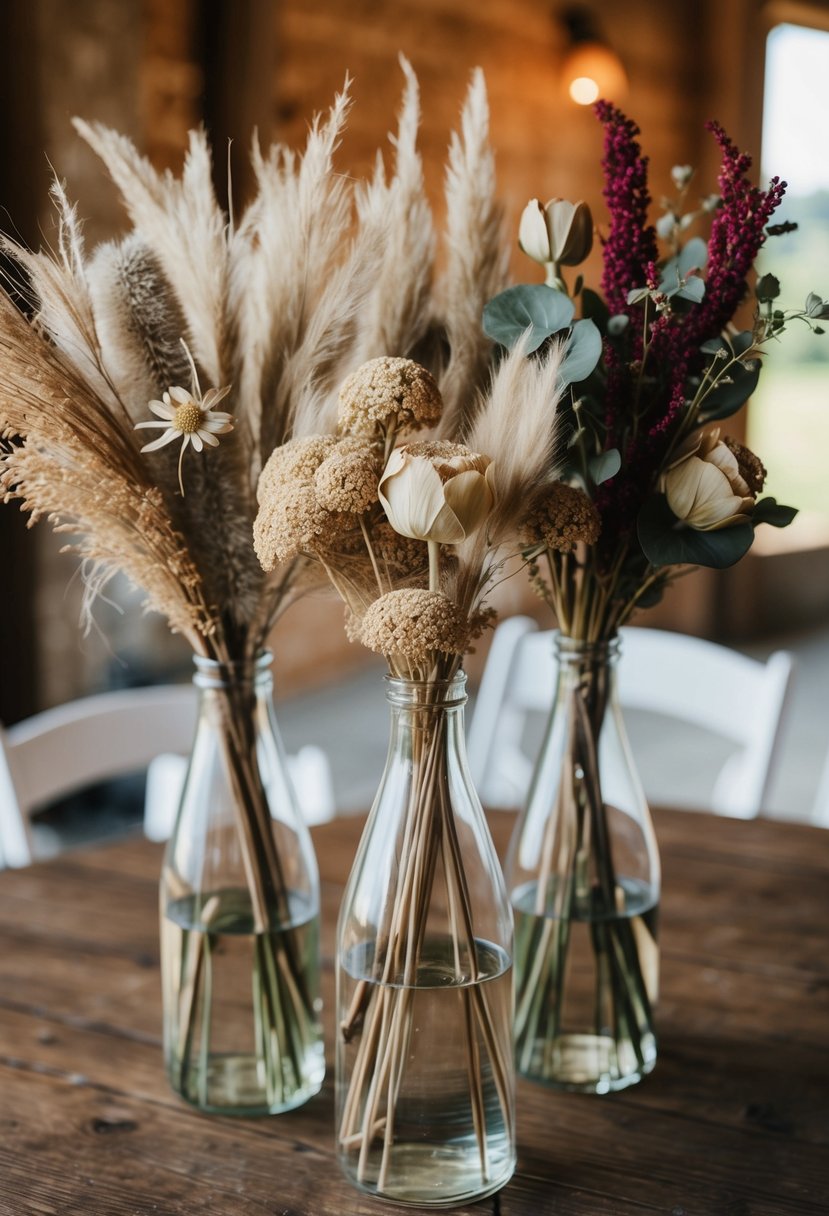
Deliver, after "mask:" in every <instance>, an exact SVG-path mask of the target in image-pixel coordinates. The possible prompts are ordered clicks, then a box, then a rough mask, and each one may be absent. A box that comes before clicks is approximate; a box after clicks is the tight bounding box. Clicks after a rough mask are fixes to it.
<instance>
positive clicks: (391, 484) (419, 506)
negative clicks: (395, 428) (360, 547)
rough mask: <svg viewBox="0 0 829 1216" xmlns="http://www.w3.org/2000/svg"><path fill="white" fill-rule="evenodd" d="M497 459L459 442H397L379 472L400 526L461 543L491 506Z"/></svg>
mask: <svg viewBox="0 0 829 1216" xmlns="http://www.w3.org/2000/svg"><path fill="white" fill-rule="evenodd" d="M491 468H492V464H491V462H490V459H489V457H488V456H481V455H479V454H478V453H477V452H473V451H471V450H470V449H469V448H467V447H464V446H463V445H462V444H459V443H441V442H435V443H412V444H405V445H404V446H403V447H399V448H395V450H394V451H393V452H392V454H391V456H390V457H389V460H388V464H387V465H386V468H385V470H384V472H383V475H382V477H381V478H380V487H379V489H380V502H381V503H382V504H383V509H384V510H385V512H386V515H387V516H388V519H389V522H390V523H391V525H392V527H393V528H394V530H395V531H396V532H399V533H400V534H401V535H402V536H411V537H413V538H414V539H415V540H425V541H434V542H437V543H440V544H444V545H456V544H459V543H460V541H462V540H465V539H466V537H467V536H470V535H471V534H472V533H473V532H474V531H475V530H476V529H477V528H479V527H480V526H481V524H482V523H483V522H484V520H485V519H486V517H487V516H488V515H489V513H490V511H491V510H492V507H493V504H494V502H495V496H494V494H493V492H492V486H491V472H490V470H491Z"/></svg>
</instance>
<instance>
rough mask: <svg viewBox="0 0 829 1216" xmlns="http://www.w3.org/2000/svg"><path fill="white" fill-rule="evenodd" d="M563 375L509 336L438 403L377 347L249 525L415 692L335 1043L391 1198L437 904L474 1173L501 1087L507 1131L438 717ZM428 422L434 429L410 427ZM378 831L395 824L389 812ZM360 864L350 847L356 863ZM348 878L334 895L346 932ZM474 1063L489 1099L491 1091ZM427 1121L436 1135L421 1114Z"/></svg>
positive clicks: (483, 1164) (537, 456) (368, 1155)
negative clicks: (338, 605) (461, 1030)
mask: <svg viewBox="0 0 829 1216" xmlns="http://www.w3.org/2000/svg"><path fill="white" fill-rule="evenodd" d="M560 373H561V353H560V351H559V349H558V346H557V345H556V346H555V347H554V348H552V349H551V350H550V351H548V352H547V354H546V355H545V356H543V357H541V358H539V359H536V360H528V359H527V358H526V357H525V349H524V346H523V344H521V343H519V344H518V346H517V347H516V349H515V351H514V352H513V353H512V354H510V355H509V356H508V357H507V358H506V359H504V361H503V362H502V363H501V364H500V366H499V367H498V368H497V370H496V371H495V372H494V373H493V376H492V381H491V385H490V387H489V389H488V390H487V392H486V393H485V395H484V396H483V399H482V400H481V402H480V403H477V402H475V401H474V400H470V401H469V403H468V405H467V406H466V408H463V409H460V410H456V411H454V413H453V414H452V415H449V416H447V412H446V410H445V408H444V403H443V401H442V399H441V394H440V391H439V389H438V386H437V383H436V382H435V380H434V379H433V377H432V376H431V375H430V373H429V372H428V371H427V370H426V369H425V368H423V367H422V366H420V365H419V364H417V363H415V362H413V361H411V360H408V359H403V358H398V357H381V358H378V359H374V360H371V361H369V362H368V363H366V364H364V365H362V366H361V367H359V368H358V369H357V370H356V371H355V372H353V373H352V374H351V375H350V376H349V377H348V378H347V379H346V380H345V381H344V383H343V385H342V388H341V391H340V402H339V414H338V437H337V438H333V437H329V436H310V437H308V438H305V439H297V440H294V441H293V442H292V443H289V444H287V445H285V446H284V447H283V448H281V449H279V450H278V451H276V452H275V453H274V454H273V456H272V457H271V459H270V460H269V461H268V463H267V464H266V466H265V468H264V470H263V473H262V476H261V478H260V482H259V502H260V509H259V515H258V517H257V520H256V526H255V542H256V549H257V553H258V554H259V557H260V560H262V562H263V564H264V566H265V568H266V569H270V568H271V567H272V566H275V565H276V564H278V563H279V562H284V561H286V560H289V559H290V558H291V557H293V556H296V555H298V554H303V555H305V556H307V557H308V558H309V559H311V560H314V561H316V562H318V563H319V565H320V566H321V567H322V568H323V569H324V570H325V571H326V573H327V575H328V577H329V579H330V580H331V583H332V584H333V586H334V587H335V588H336V590H337V591H338V593H339V594H340V596H341V598H342V599H343V601H344V603H345V605H346V610H347V629H348V633H349V636H350V637H351V638H352V639H355V640H359V641H361V642H362V643H363V644H364V645H366V646H368V647H369V648H370V649H372V650H374V651H376V652H377V653H379V654H382V655H383V656H384V657H385V658H386V659H387V661H388V664H389V672H390V676H391V678H392V681H393V683H395V682H397V683H399V682H403V683H402V684H400V687H404V686H405V689H406V692H405V696H406V697H408V698H409V700H408V701H406V706H407V709H406V713H407V715H408V718H407V721H408V722H409V725H410V732H411V735H410V738H409V741H408V743H407V745H406V751H405V754H406V766H408V767H407V768H406V773H407V776H406V777H405V781H407V782H408V785H407V789H408V794H407V796H406V808H405V811H404V813H403V814H402V816H401V820H400V840H399V847H398V850H397V852H396V853H395V862H394V873H393V874H392V875H390V876H389V882H390V886H389V889H388V891H387V893H386V895H385V897H384V898H383V899H382V901H381V902H382V907H383V911H382V913H381V914H380V923H377V924H373V925H372V926H371V933H372V935H373V938H374V944H373V946H372V956H371V958H372V961H371V964H370V966H369V968H368V973H367V975H366V977H365V978H363V979H360V980H359V981H358V982H357V983H356V986H355V987H354V990H353V993H351V995H350V998H349V1000H348V1003H347V1005H348V1007H347V1008H345V1009H343V1008H341V1013H342V1015H343V1020H342V1023H341V1025H340V1035H341V1043H340V1050H341V1052H342V1053H344V1054H345V1055H347V1056H348V1058H349V1064H348V1068H347V1073H348V1075H347V1077H346V1078H345V1079H343V1078H342V1077H340V1083H339V1088H340V1091H341V1092H340V1095H339V1127H338V1139H339V1146H340V1151H341V1154H342V1155H343V1156H344V1158H345V1160H346V1163H347V1164H346V1168H347V1170H350V1171H351V1172H353V1175H354V1177H355V1180H356V1181H357V1182H358V1183H360V1184H361V1185H366V1186H370V1187H372V1188H375V1189H377V1190H378V1191H379V1192H382V1193H384V1194H389V1195H392V1196H394V1195H395V1194H397V1192H396V1190H395V1186H396V1183H395V1179H396V1178H398V1175H399V1174H404V1173H405V1168H404V1167H403V1166H402V1165H399V1164H398V1158H399V1157H400V1158H401V1160H408V1157H407V1156H406V1154H407V1152H408V1149H407V1147H406V1144H405V1141H406V1134H405V1132H404V1131H402V1130H401V1129H400V1128H399V1127H398V1125H399V1124H400V1123H401V1122H402V1121H403V1120H402V1116H401V1115H400V1114H399V1111H398V1106H399V1104H400V1103H401V1102H402V1101H403V1099H402V1097H401V1086H402V1087H403V1093H404V1094H405V1093H406V1084H407V1083H408V1080H409V1078H408V1076H407V1069H409V1068H410V1067H412V1068H413V1067H414V1065H412V1064H411V1059H410V1057H409V1055H408V1053H409V1050H410V1048H409V1046H408V1044H410V1041H411V1037H412V1034H413V1033H415V1031H416V1029H417V1028H416V1027H415V1022H414V1017H415V1015H414V1011H413V1001H414V990H415V989H416V988H417V984H418V976H419V975H420V974H421V971H422V970H423V968H424V967H428V965H429V964H428V959H429V957H430V955H429V950H430V946H429V942H430V940H431V936H430V935H433V931H434V924H435V920H436V917H437V918H438V919H440V918H441V917H442V918H443V919H442V920H441V924H442V925H443V926H444V929H443V930H442V931H443V932H444V933H445V936H446V937H447V940H448V941H449V942H450V943H451V946H450V947H449V955H450V958H451V960H454V961H452V962H451V963H450V964H447V967H448V971H447V974H446V975H445V976H444V979H443V981H442V982H443V983H444V984H446V985H450V986H457V987H458V988H459V990H460V991H461V992H462V998H463V1001H465V1002H466V1003H465V1005H464V1008H463V1010H462V1011H461V1012H459V1013H458V1015H457V1016H458V1018H459V1019H460V1022H461V1023H462V1024H463V1025H465V1026H466V1031H465V1039H464V1042H465V1047H464V1052H465V1053H466V1055H467V1057H468V1085H469V1097H468V1102H469V1105H470V1108H471V1111H472V1117H473V1120H474V1124H475V1136H476V1139H477V1154H478V1158H479V1166H478V1167H477V1168H478V1170H479V1173H478V1176H477V1183H476V1184H475V1185H476V1186H477V1189H478V1190H480V1188H481V1187H484V1188H485V1187H486V1186H487V1185H489V1184H492V1183H493V1181H494V1180H495V1179H497V1177H498V1167H497V1165H496V1164H495V1160H494V1157H493V1158H492V1159H491V1155H492V1152H491V1144H490V1140H489V1139H488V1136H489V1137H490V1138H491V1139H493V1140H494V1139H495V1136H494V1135H493V1133H492V1130H491V1128H490V1130H489V1132H488V1130H487V1128H488V1124H487V1119H486V1118H485V1113H484V1112H485V1107H486V1108H487V1109H489V1108H491V1107H492V1103H493V1101H495V1105H496V1107H497V1108H499V1109H500V1116H499V1120H500V1121H499V1129H500V1131H499V1135H500V1137H501V1139H503V1137H504V1136H506V1137H507V1138H508V1139H509V1138H511V1136H512V1118H513V1116H512V1089H511V1080H510V1077H511V1039H510V1037H509V1033H510V1032H509V1025H508V1019H507V1025H506V1030H505V1028H504V1021H503V1019H500V1020H499V1019H498V1017H497V1016H495V1014H494V1012H493V1010H492V1009H491V1008H490V1006H489V1004H488V1000H489V997H488V995H487V992H486V990H485V987H484V986H483V981H484V980H485V979H486V978H487V977H486V976H484V975H482V974H481V973H480V972H481V970H482V968H483V965H484V955H483V954H482V949H481V942H480V937H479V934H480V932H481V929H480V927H479V926H478V925H477V924H476V919H475V918H476V913H475V912H473V902H474V901H473V898H472V896H471V895H470V889H469V885H468V882H467V873H466V867H465V860H464V857H463V855H462V850H461V846H460V843H459V839H458V828H457V820H456V817H455V815H454V814H453V809H452V797H453V794H452V782H453V781H455V780H456V778H455V776H454V775H453V772H452V771H451V769H452V763H453V762H452V760H451V758H450V756H451V749H450V747H449V745H448V740H447V733H448V731H449V730H450V726H449V725H448V718H449V715H447V714H446V713H444V712H441V711H442V710H443V709H444V707H445V706H446V705H447V704H448V703H451V697H450V694H449V691H448V690H450V689H451V688H452V687H453V680H454V678H455V677H456V675H457V673H458V671H459V669H460V666H461V662H462V658H463V655H464V653H465V651H466V650H467V649H468V647H469V645H470V643H471V641H472V640H473V639H474V638H476V637H477V636H478V635H479V634H480V633H481V631H482V630H483V629H484V628H485V627H486V626H487V625H488V624H489V623H490V621H491V619H492V616H493V613H492V611H491V609H489V608H488V607H487V606H486V604H485V597H486V595H487V593H488V592H489V590H490V589H491V587H492V585H493V583H494V581H495V580H496V578H498V577H499V571H501V569H502V566H503V562H504V558H505V554H506V553H508V552H509V549H510V543H512V548H513V550H515V524H516V520H517V519H518V518H519V516H520V514H521V512H522V510H523V507H524V504H525V502H526V499H527V496H528V495H530V494H531V493H534V492H536V491H537V489H538V488H539V486H540V485H541V484H543V482H544V481H545V480H548V479H549V478H550V476H551V474H552V470H553V468H554V461H553V447H554V428H555V408H556V403H557V401H558V398H559V395H560V392H561V374H560ZM427 427H428V428H431V429H432V431H433V433H436V434H437V435H438V436H442V437H439V438H431V439H429V438H427V439H418V438H416V437H414V433H415V432H418V431H422V430H424V429H425V428H427ZM400 695H401V696H402V695H404V694H403V693H401V694H400ZM393 703H394V702H393ZM401 703H402V702H401ZM430 709H431V710H433V711H434V712H433V713H431V714H430V713H428V712H427V713H426V714H425V716H424V714H423V711H428V710H430ZM413 723H414V724H415V725H412V724H413ZM382 814H383V796H382V790H381V795H380V796H378V801H377V802H376V803H375V811H374V812H373V815H372V819H371V820H370V823H369V826H368V828H367V829H366V836H365V837H364V844H363V846H362V849H361V856H362V855H364V854H366V853H367V852H370V851H371V847H370V845H368V844H367V843H366V842H367V841H369V840H370V839H371V835H372V832H373V831H374V830H375V820H376V818H377V816H378V815H382ZM376 830H377V831H378V832H383V831H385V832H386V833H389V832H391V833H393V832H394V826H393V825H392V824H387V825H383V824H379V823H378V824H376ZM493 861H494V857H493ZM467 863H468V859H467ZM360 866H361V862H360V860H359V859H358V862H357V863H356V864H355V870H354V872H353V874H354V875H357V874H359V871H360ZM357 881H358V879H356V878H354V877H353V878H352V882H351V884H350V892H349V893H347V895H346V899H345V902H344V911H343V913H341V932H345V933H346V936H347V930H344V929H343V925H344V922H347V921H348V912H347V909H348V907H349V902H350V898H351V895H352V894H353V891H352V890H351V888H353V887H354V885H355V882H357ZM499 881H500V880H499ZM358 902H359V901H358ZM434 932H436V931H434ZM485 1075H486V1076H489V1077H491V1082H490V1084H492V1085H493V1086H494V1089H495V1093H496V1094H497V1100H496V1099H494V1098H492V1097H491V1096H487V1095H485V1092H484V1089H485V1082H484V1079H483V1078H484V1076H485ZM489 1117H490V1118H491V1116H489ZM458 1135H459V1137H460V1133H458ZM423 1137H424V1142H425V1143H428V1132H426V1131H424V1132H423ZM436 1151H437V1150H436ZM352 1158H353V1160H352ZM349 1162H350V1164H348V1163H349ZM447 1169H448V1167H447ZM498 1185H500V1182H499V1183H498ZM473 1189H475V1187H473ZM398 1197H399V1195H398Z"/></svg>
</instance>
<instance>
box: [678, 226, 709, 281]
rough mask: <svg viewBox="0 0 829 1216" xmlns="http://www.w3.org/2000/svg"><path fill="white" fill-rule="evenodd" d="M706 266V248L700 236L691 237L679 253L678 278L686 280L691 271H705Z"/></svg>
mask: <svg viewBox="0 0 829 1216" xmlns="http://www.w3.org/2000/svg"><path fill="white" fill-rule="evenodd" d="M707 265H708V246H707V245H706V243H705V241H704V240H703V239H702V237H701V236H693V237H691V239H690V241H686V243H685V244H684V245H683V246H682V248H681V249H680V251H679V258H678V269H679V274H680V278H683V279H686V278H687V277H688V275H689V274H690V273H691V271H692V270H705V267H706V266H707Z"/></svg>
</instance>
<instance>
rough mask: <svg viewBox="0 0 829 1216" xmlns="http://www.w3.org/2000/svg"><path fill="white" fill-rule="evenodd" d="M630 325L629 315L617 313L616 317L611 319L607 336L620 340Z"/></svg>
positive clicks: (608, 323)
mask: <svg viewBox="0 0 829 1216" xmlns="http://www.w3.org/2000/svg"><path fill="white" fill-rule="evenodd" d="M629 325H630V317H629V316H628V315H627V313H624V312H617V313H616V315H615V316H614V317H609V318H608V322H607V336H608V337H609V338H619V337H621V335H622V334H623V333H624V332H625V330H626V329H627V327H628V326H629Z"/></svg>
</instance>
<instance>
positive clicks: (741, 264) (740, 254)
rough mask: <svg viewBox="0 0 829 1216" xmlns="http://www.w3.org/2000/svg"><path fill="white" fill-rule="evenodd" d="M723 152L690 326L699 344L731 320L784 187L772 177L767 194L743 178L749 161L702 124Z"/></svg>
mask: <svg viewBox="0 0 829 1216" xmlns="http://www.w3.org/2000/svg"><path fill="white" fill-rule="evenodd" d="M706 129H707V130H708V131H710V132H711V134H712V135H713V136H714V138H715V139H716V141H717V143H718V144H719V145H720V151H721V152H722V165H721V167H720V174H719V178H718V183H719V187H720V195H721V197H722V203H721V205H720V207H719V208H718V209H717V211H716V213H715V215H714V219H713V222H712V224H711V235H710V237H709V240H708V269H707V273H706V290H705V298H704V299H703V301H702V304H701V305H700V306H699V308H698V309H697V311H696V313H695V315H694V318H693V322H692V324H691V326H690V327H689V328H690V329H691V330H693V331H695V333H696V335H697V336H698V337H699V339H700V341H704V340H705V338H706V337H708V336H711V335H713V334H717V333H719V332H720V330H722V329H723V328H724V327H725V325H726V324H727V323H728V322H729V321H730V320H731V318H732V316H733V315H734V311H735V309H736V308H737V306H738V305H739V304H740V302H741V301H742V299H743V296H744V295H745V293H746V289H747V285H746V279H747V277H748V274H749V272H750V270H751V268H752V266H753V265H754V262H755V259H756V257H757V254H758V253H759V251H760V249H761V247H762V246H763V245H764V244H765V240H766V225H767V224H768V221H769V219H770V218H771V216H772V215H773V214H774V212H775V211H776V210H777V208H778V207H779V206H780V203H781V201H782V199H783V195H784V194H785V193H786V183H785V182H784V181H781V180H780V178H779V177H773V178H772V179H771V183H770V185H769V188H768V190H762V189H761V188H760V187H759V186H754V185H752V184H751V182H749V181H748V179H747V176H746V175H747V173H748V171H749V169H750V168H751V157H750V156H749V155H748V154H747V153H745V152H740V150H739V149H738V148H737V147H736V146H735V144H734V143H733V142H732V141H731V140H730V139H729V137H728V135H727V134H726V133H725V131H724V130H723V128H722V127H721V126H720V124H719V123H718V122H708V123H706Z"/></svg>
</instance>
